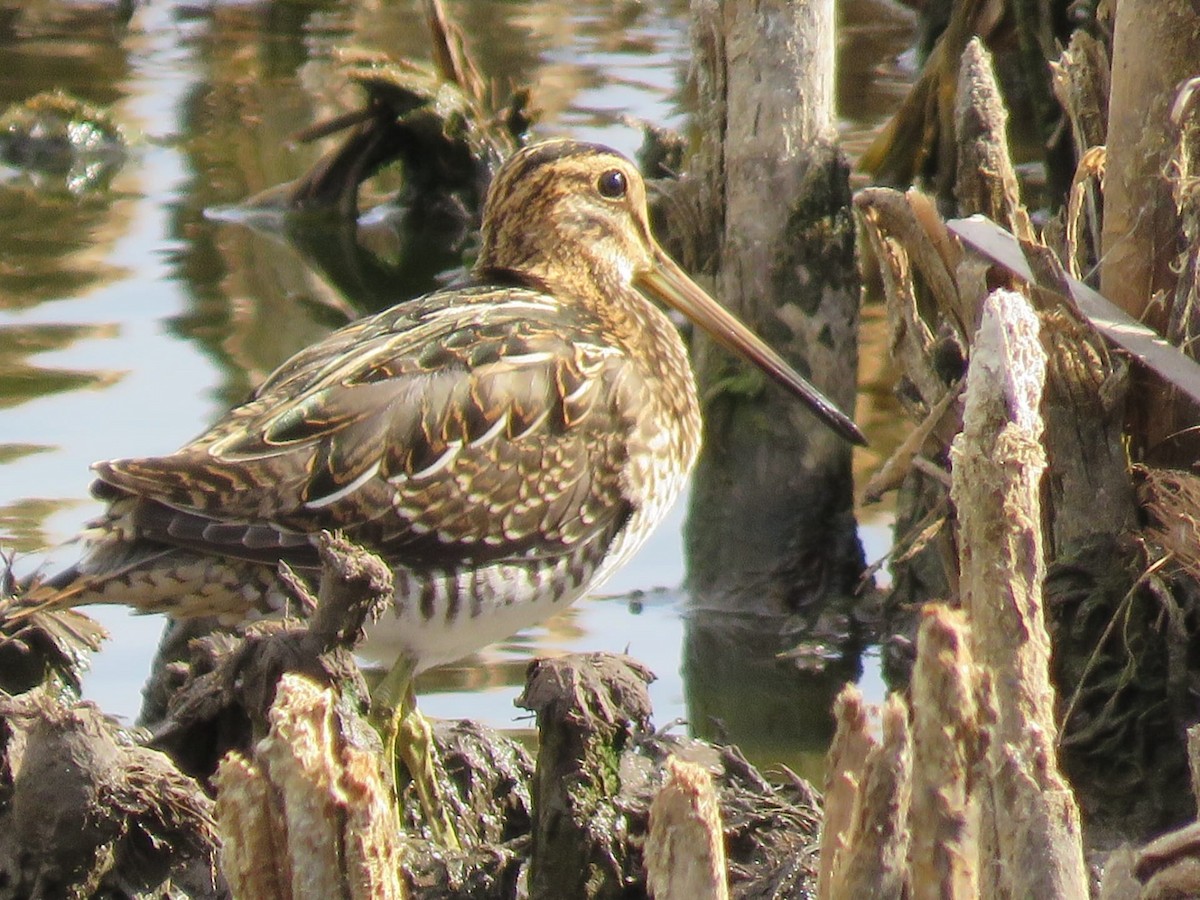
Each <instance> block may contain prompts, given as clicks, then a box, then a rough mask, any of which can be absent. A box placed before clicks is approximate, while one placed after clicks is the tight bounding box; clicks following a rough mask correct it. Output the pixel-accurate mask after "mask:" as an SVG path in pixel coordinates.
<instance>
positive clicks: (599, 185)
mask: <svg viewBox="0 0 1200 900" xmlns="http://www.w3.org/2000/svg"><path fill="white" fill-rule="evenodd" d="M628 187H629V184H628V182H626V180H625V173H624V172H622V171H621V170H620V169H609V170H608V171H607V172H605V173H604V174H603V175H601V176H600V179H599V181H597V182H596V189H597V190H598V191H600V196H601V197H607V198H608V199H609V200H617V199H620V198H621V197H624V196H625V191H626V189H627V188H628Z"/></svg>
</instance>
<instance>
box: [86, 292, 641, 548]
mask: <svg viewBox="0 0 1200 900" xmlns="http://www.w3.org/2000/svg"><path fill="white" fill-rule="evenodd" d="M643 389H644V384H643V382H642V381H641V378H640V376H639V375H638V374H637V370H636V369H635V368H634V367H633V366H632V365H631V364H630V361H629V360H628V358H627V357H626V356H625V355H624V354H622V353H621V352H619V351H617V350H615V349H613V348H611V347H608V346H605V345H604V344H603V343H602V342H600V341H599V340H598V339H597V332H596V329H595V327H594V326H591V325H588V323H586V322H585V321H583V320H581V319H579V318H578V315H577V314H575V313H572V312H570V311H569V310H566V309H564V307H562V306H560V305H559V304H557V303H555V302H554V301H553V300H552V299H551V298H549V297H547V296H545V295H542V294H539V293H537V292H535V291H529V290H519V289H512V288H505V289H497V288H491V289H486V288H479V289H475V290H470V291H462V290H460V291H455V292H443V293H439V294H432V295H429V296H428V297H426V298H422V299H420V300H417V301H412V302H411V303H409V304H404V305H402V306H399V307H395V308H393V309H392V310H388V311H386V312H384V313H381V314H379V315H376V316H373V317H371V318H369V319H364V320H362V321H360V322H357V323H354V324H352V325H350V326H348V327H346V328H343V329H341V330H340V331H337V332H335V333H334V334H332V335H330V336H329V337H328V338H326V339H325V340H324V341H322V342H320V343H318V344H316V345H314V346H312V347H310V348H308V349H307V350H304V351H302V352H301V353H299V354H297V355H296V356H295V357H293V358H292V359H291V360H289V361H288V362H287V363H285V364H284V365H283V366H282V367H281V368H280V369H279V370H277V371H276V372H275V373H274V374H273V375H272V376H271V377H270V378H269V379H268V380H267V382H266V383H264V384H263V386H262V387H261V388H260V389H259V390H258V391H257V392H256V393H255V395H254V396H253V397H252V398H251V399H250V400H249V402H247V403H246V404H244V405H243V406H240V407H237V408H236V409H234V410H232V411H231V412H230V413H228V414H227V415H226V416H225V417H224V418H223V419H221V420H220V421H219V422H218V423H217V424H216V425H214V426H213V428H212V429H210V430H209V431H208V432H207V433H205V434H204V435H201V436H200V437H199V438H197V439H196V440H195V441H193V442H192V443H191V444H189V445H187V446H186V447H184V448H183V449H181V450H180V451H178V452H177V453H174V454H172V455H170V456H164V457H154V458H145V459H125V460H115V461H112V462H106V463H99V464H97V466H96V467H95V468H96V471H97V474H98V476H99V482H98V486H97V487H98V494H99V495H100V496H103V497H108V498H109V499H116V498H121V499H122V500H123V501H126V502H127V501H129V500H132V501H133V502H134V503H135V514H134V523H135V525H136V528H137V533H138V535H139V536H141V537H145V538H149V539H151V540H155V541H161V542H163V543H167V544H171V545H176V546H184V547H188V548H192V549H198V550H201V551H204V552H212V553H217V554H223V555H228V556H235V557H242V558H248V559H261V560H274V559H280V558H283V559H288V560H289V561H292V562H296V563H299V564H307V563H309V562H311V561H312V559H313V557H312V550H311V540H310V537H311V535H312V534H314V533H315V532H317V531H319V530H321V529H342V530H344V531H345V533H346V534H347V535H348V536H349V537H350V538H351V539H353V540H357V541H358V542H360V543H362V544H363V545H364V546H367V547H369V548H370V549H372V550H374V551H375V552H377V553H379V554H381V555H382V556H383V557H384V558H385V559H387V560H389V561H393V562H400V561H402V562H404V563H405V564H406V565H413V566H442V565H449V564H453V563H459V562H464V561H467V562H470V561H474V562H480V561H487V560H494V559H504V558H513V557H517V556H526V557H527V556H531V555H541V554H543V553H545V554H555V553H559V552H562V550H563V549H565V548H569V547H571V546H573V545H576V544H577V543H578V542H580V541H584V540H587V539H588V537H590V536H592V535H595V534H597V533H599V532H601V531H607V532H609V533H612V529H613V528H614V527H617V526H618V525H619V522H620V520H622V519H623V518H625V517H627V516H628V515H629V513H630V510H631V502H630V499H629V496H628V492H627V491H626V490H624V489H623V488H624V486H623V484H622V473H623V469H624V468H625V465H624V464H625V458H626V449H627V441H628V436H629V433H630V431H631V429H632V428H633V427H634V417H633V413H634V411H635V410H636V407H637V404H638V402H639V400H638V398H639V396H640V394H641V392H642V391H643Z"/></svg>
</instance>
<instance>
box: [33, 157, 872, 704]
mask: <svg viewBox="0 0 1200 900" xmlns="http://www.w3.org/2000/svg"><path fill="white" fill-rule="evenodd" d="M655 300H657V301H660V302H662V303H663V304H665V305H666V306H668V307H671V308H674V309H676V310H678V311H680V312H682V313H683V314H684V315H685V316H687V317H688V318H690V319H692V320H693V321H694V322H695V323H696V324H697V325H699V326H700V327H701V328H703V329H704V330H706V331H708V332H709V333H710V334H711V335H712V336H713V337H715V338H716V340H717V341H718V342H719V343H721V344H723V345H725V346H726V347H728V348H730V349H731V350H733V351H735V352H737V353H740V354H741V355H743V356H745V357H746V358H747V359H748V360H750V361H751V362H752V363H754V364H755V365H757V366H758V367H759V368H761V369H762V370H763V371H764V372H765V373H766V374H767V375H768V376H770V378H771V379H773V380H774V381H776V382H778V383H779V384H781V385H782V386H783V387H784V388H785V389H786V390H788V391H789V392H791V393H792V394H794V395H796V396H797V397H798V398H799V399H800V400H802V401H803V402H804V403H805V404H806V405H807V406H808V407H809V408H810V409H811V410H812V411H813V412H814V413H815V415H816V416H817V418H818V419H819V420H820V421H822V422H823V423H824V424H825V425H827V426H828V427H830V428H832V429H833V430H834V431H835V432H836V433H837V434H839V435H840V436H841V437H843V438H845V439H846V440H847V441H849V442H851V443H855V444H861V443H864V439H863V435H862V433H861V432H860V431H859V429H858V428H857V426H855V424H854V422H853V421H852V420H851V419H850V418H849V417H848V416H847V415H845V414H844V413H843V412H841V411H840V410H839V409H838V408H837V407H836V406H835V405H834V404H833V403H832V402H831V401H830V400H829V399H828V398H826V397H825V396H824V395H822V394H821V393H820V392H819V391H818V390H817V389H816V388H815V387H813V385H811V384H810V383H809V382H808V381H807V380H806V379H805V378H804V377H802V376H801V375H800V374H798V373H797V372H796V371H795V370H794V369H793V368H792V367H791V366H789V365H788V364H787V363H786V362H785V361H784V360H783V359H782V358H781V357H780V356H779V355H778V354H777V353H776V352H775V351H773V350H772V349H771V348H770V347H768V346H767V345H766V344H765V343H764V342H763V341H762V340H760V339H759V338H758V337H756V336H755V335H754V334H753V333H752V332H751V331H750V330H749V329H748V328H747V327H746V326H745V325H744V324H742V323H741V322H740V320H738V319H737V318H736V317H735V316H733V315H732V314H731V313H729V312H728V311H726V310H725V309H724V308H723V307H722V306H721V305H720V304H719V303H718V302H717V301H716V300H714V299H713V298H712V297H711V296H710V295H709V294H708V293H707V292H705V291H704V290H703V289H702V288H701V287H700V286H699V285H697V284H696V283H695V282H694V281H693V280H692V279H691V278H690V277H688V275H686V274H685V273H684V271H683V270H682V269H681V268H680V267H679V266H678V265H677V264H676V263H675V262H674V261H672V260H671V258H670V257H669V256H668V255H667V253H666V252H665V251H664V250H663V249H662V248H661V247H660V246H659V244H658V243H657V241H656V240H655V238H654V237H653V235H652V233H651V228H650V220H649V214H648V210H647V191H646V185H645V183H644V182H643V180H642V178H641V176H640V174H639V173H638V171H637V168H636V167H635V166H634V165H633V163H632V162H630V161H629V160H628V159H627V158H626V157H624V156H623V155H621V154H620V153H618V152H616V151H614V150H612V149H610V148H607V147H604V146H601V145H598V144H592V143H586V142H581V141H576V140H569V139H559V140H551V141H544V142H540V143H536V144H532V145H530V146H527V147H526V148H524V149H521V150H519V151H517V152H516V153H515V154H513V155H512V156H510V157H509V158H508V159H507V160H506V161H505V162H504V163H503V164H502V165H501V167H500V168H499V169H498V171H497V172H496V174H495V176H494V178H493V180H492V182H491V184H490V186H489V189H488V193H487V197H486V200H485V203H484V208H483V215H482V225H481V239H480V245H479V250H478V254H477V258H476V261H475V263H474V266H473V267H472V269H471V271H470V273H469V274H468V276H467V278H466V279H465V280H464V281H463V282H461V283H459V284H455V285H452V286H449V287H445V288H442V289H438V290H434V291H433V292H432V293H428V294H425V295H424V296H421V297H418V298H416V299H411V300H406V301H403V302H400V303H398V304H397V305H395V306H393V307H391V308H389V309H387V310H384V311H383V312H380V313H376V314H374V315H371V316H369V317H365V318H362V319H359V320H357V321H355V322H352V323H350V324H349V325H346V326H345V327H343V328H341V329H339V330H337V331H334V332H332V333H331V334H329V335H328V336H327V337H325V338H324V339H322V340H320V341H318V342H317V343H315V344H313V345H311V346H309V347H308V348H306V349H303V350H301V351H300V352H298V353H297V354H295V355H294V356H293V357H292V358H290V359H289V360H287V361H286V362H284V363H283V364H282V365H281V366H280V367H279V368H278V369H276V370H275V372H274V373H273V374H271V375H270V376H269V377H268V378H267V379H266V380H265V381H264V382H263V383H262V384H261V385H260V386H259V387H258V388H257V389H256V390H255V391H254V392H253V394H252V395H251V396H250V397H249V399H248V400H247V401H246V402H244V403H243V404H241V405H240V406H237V407H235V408H233V409H232V410H230V411H229V412H228V413H226V414H225V415H224V416H223V417H221V418H220V419H219V420H218V421H217V422H216V423H215V424H213V425H212V427H210V428H209V429H208V430H207V431H205V432H204V433H203V434H201V435H200V436H199V437H197V438H196V439H195V440H193V441H191V442H189V443H187V444H186V445H185V446H183V447H182V448H181V449H179V450H178V451H176V452H174V453H171V454H168V455H165V456H156V457H145V458H130V459H118V460H111V461H105V462H99V463H96V464H95V465H94V466H93V469H94V472H95V476H96V477H95V482H94V484H93V488H92V491H93V494H94V495H95V496H96V497H97V498H98V499H100V500H102V501H104V502H105V503H106V509H105V512H104V513H103V515H102V516H101V517H100V518H99V519H97V520H96V521H95V522H93V523H91V525H90V526H89V528H88V529H87V531H86V532H85V533H84V536H83V537H84V543H85V549H84V553H83V556H82V558H81V559H80V561H79V562H77V563H76V564H75V565H73V566H71V567H70V568H68V569H67V570H66V571H64V572H62V573H60V574H59V575H57V576H54V577H52V578H49V579H47V580H46V581H45V582H44V583H42V584H41V585H40V586H39V587H38V589H37V591H36V593H37V594H39V595H40V596H41V598H42V602H43V606H45V607H51V608H63V607H74V606H77V605H87V604H94V603H119V604H125V605H128V606H131V607H133V608H135V609H136V610H138V611H141V612H161V613H166V614H167V615H168V616H171V617H174V618H188V617H193V616H218V617H220V618H221V619H222V620H223V621H225V622H227V623H230V624H232V623H237V622H243V621H246V620H247V619H253V618H256V617H260V616H266V615H271V614H274V613H277V612H279V611H280V610H281V609H282V608H283V607H284V606H285V604H286V603H287V597H288V593H287V590H286V587H285V585H284V584H283V583H282V581H281V577H280V575H279V564H280V563H281V562H284V563H287V564H288V565H289V566H290V567H291V568H292V569H293V570H294V571H296V572H300V573H304V572H309V573H315V572H316V570H317V567H318V566H319V561H318V556H317V541H318V536H319V535H320V534H321V533H322V532H324V531H340V532H341V533H343V534H344V535H345V536H346V537H347V538H348V539H350V540H352V541H354V542H356V543H358V544H360V545H361V546H363V547H365V548H366V549H368V550H370V551H372V552H373V553H375V554H376V555H378V556H379V557H380V558H381V559H383V560H384V561H385V562H386V563H387V564H388V565H389V566H390V567H391V569H392V571H393V573H394V589H395V590H394V600H393V604H392V609H391V611H390V613H385V615H390V616H392V617H394V618H395V619H396V620H397V621H396V622H395V624H394V626H393V630H394V631H395V632H396V633H397V634H399V635H400V642H399V651H398V659H397V662H396V665H395V666H394V668H393V672H398V673H400V675H399V676H398V677H397V678H396V679H394V681H395V683H397V684H399V683H405V682H406V679H407V680H408V682H409V683H410V680H411V677H412V676H413V675H415V674H416V673H419V672H421V671H423V670H425V669H428V668H430V667H432V666H435V665H438V664H441V663H445V662H450V661H453V660H456V659H458V658H461V657H462V656H465V655H467V654H469V653H471V652H473V651H474V650H477V649H479V648H481V647H483V646H485V645H487V644H489V643H492V642H494V641H496V640H501V639H503V638H505V637H507V636H509V635H511V634H513V633H515V632H517V631H519V630H521V629H522V628H525V627H527V626H530V625H533V624H535V623H537V622H539V621H541V620H543V619H545V618H547V617H548V616H550V615H551V614H553V613H554V612H555V611H556V610H558V609H560V608H562V607H564V606H566V605H567V604H569V603H571V602H572V601H574V600H575V599H577V598H579V597H580V596H582V595H583V594H585V593H587V592H588V591H590V590H594V589H595V588H596V587H598V586H599V585H600V584H601V583H602V582H603V581H604V579H605V578H606V577H607V576H608V575H609V574H611V573H612V572H613V571H614V570H615V569H617V568H618V567H619V566H620V565H621V564H622V563H623V562H624V561H626V560H627V559H628V558H629V557H630V556H631V555H632V554H633V553H634V551H635V550H636V549H637V548H638V547H639V546H640V545H641V544H642V543H643V541H644V540H645V539H646V537H647V536H648V535H649V534H650V533H651V532H652V531H653V529H654V528H655V526H656V525H657V524H658V523H659V522H660V521H661V520H662V519H663V517H664V515H665V514H666V512H667V510H668V509H669V507H670V506H671V505H672V503H673V502H674V501H675V499H676V498H677V497H678V495H679V493H680V491H681V490H682V489H683V487H684V485H685V482H686V480H687V478H688V475H689V473H690V471H691V469H692V467H693V465H694V463H695V461H696V458H697V454H698V452H699V450H700V438H701V418H700V402H699V398H698V395H697V389H696V382H695V378H694V375H693V372H692V368H691V365H690V362H689V358H688V353H687V349H686V346H685V344H684V342H683V340H682V339H681V336H680V334H679V331H678V329H677V328H676V326H675V325H674V323H673V322H672V320H671V318H670V317H669V316H668V315H667V314H666V313H665V312H664V310H663V309H661V308H660V307H659V306H658V305H656V303H655V302H653V301H655Z"/></svg>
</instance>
